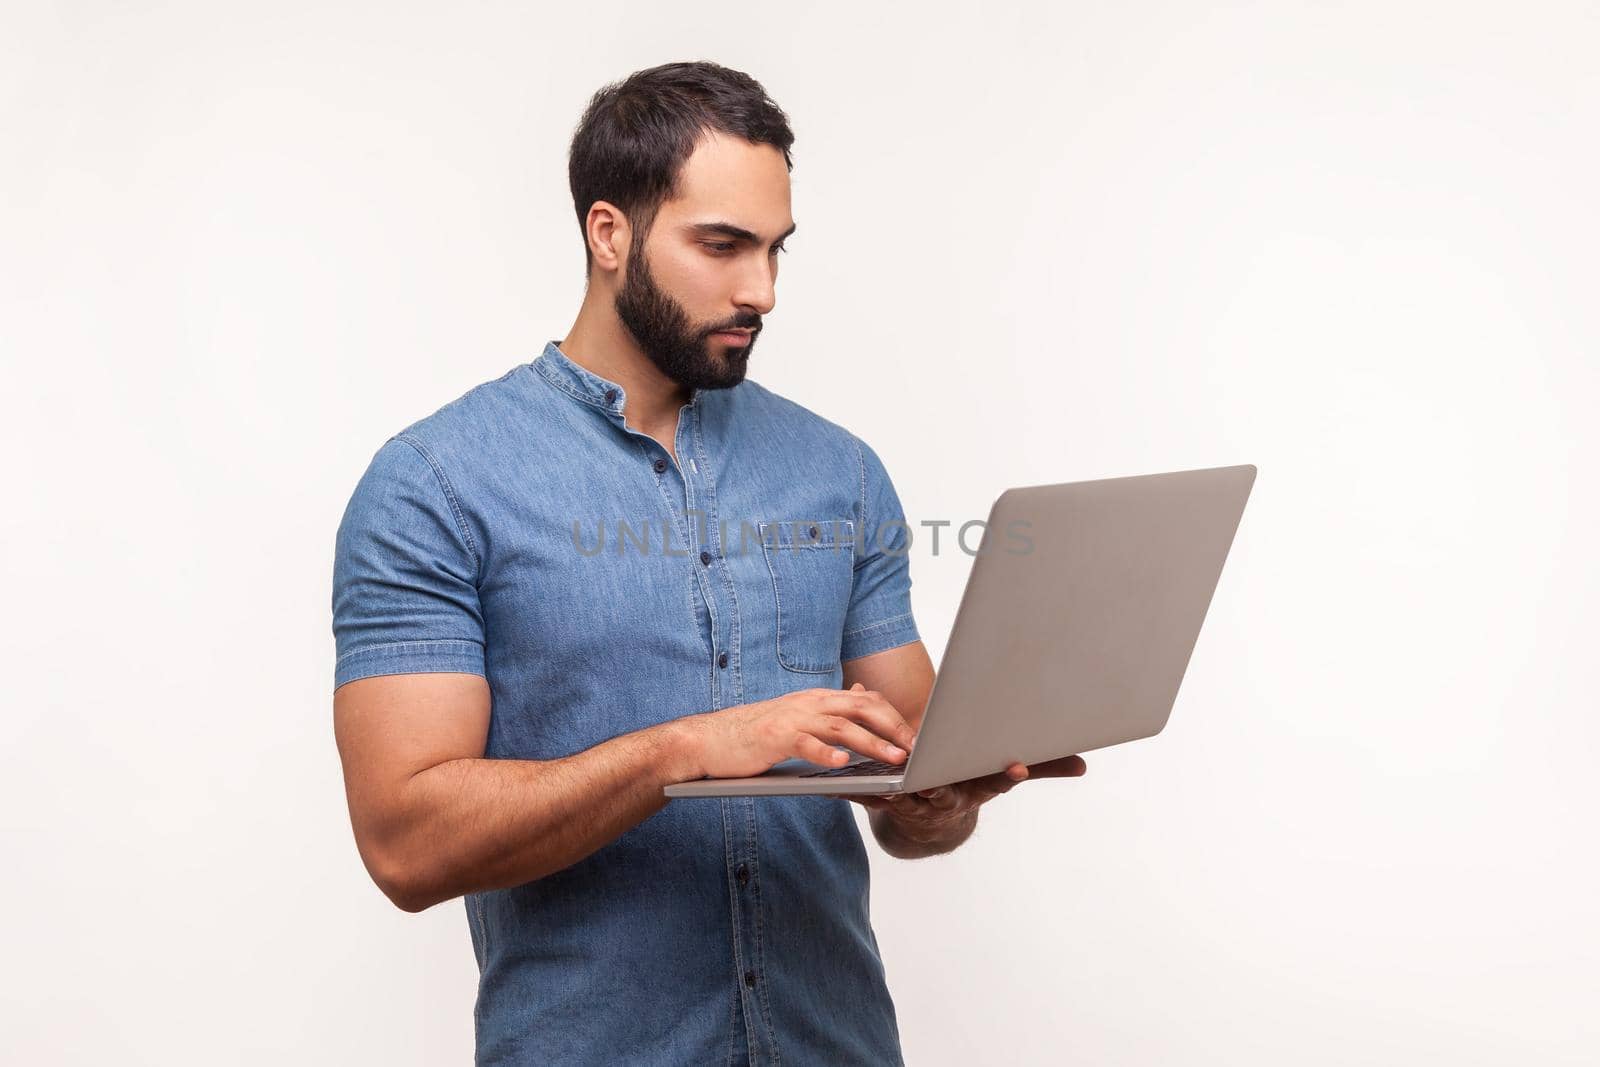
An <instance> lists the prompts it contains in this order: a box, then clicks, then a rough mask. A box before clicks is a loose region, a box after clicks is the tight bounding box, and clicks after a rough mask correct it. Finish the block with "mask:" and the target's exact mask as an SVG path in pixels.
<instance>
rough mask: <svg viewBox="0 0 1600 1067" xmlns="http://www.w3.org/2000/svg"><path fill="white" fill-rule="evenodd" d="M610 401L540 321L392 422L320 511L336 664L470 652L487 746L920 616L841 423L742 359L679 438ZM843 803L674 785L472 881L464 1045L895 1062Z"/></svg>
mask: <svg viewBox="0 0 1600 1067" xmlns="http://www.w3.org/2000/svg"><path fill="white" fill-rule="evenodd" d="M626 401H627V395H626V393H625V391H624V390H623V388H622V387H621V386H620V385H618V384H616V383H615V382H611V381H607V380H606V379H604V378H602V377H599V376H598V375H596V374H593V373H591V372H590V371H588V370H587V369H585V368H583V367H581V366H579V365H578V364H576V363H574V362H573V361H572V360H570V359H568V358H567V356H566V355H565V354H563V353H562V352H561V351H560V349H558V348H557V347H556V343H555V342H553V341H552V342H550V343H549V344H547V345H546V347H545V349H544V352H543V353H542V354H541V355H540V356H539V357H538V358H536V359H534V360H533V361H532V362H531V363H525V364H522V365H520V366H518V367H515V368H513V369H512V370H510V371H508V372H507V373H506V374H505V375H504V376H502V377H500V378H498V379H496V380H494V381H492V382H486V383H484V384H482V385H480V386H478V387H476V388H475V389H472V390H471V391H469V392H468V393H466V394H465V395H464V396H462V397H460V398H459V399H457V400H455V401H453V402H451V403H450V404H447V405H446V406H444V407H443V408H441V409H440V410H438V411H436V412H434V413H433V414H432V415H429V416H428V417H426V418H424V419H422V420H420V421H418V422H416V423H414V424H413V425H411V426H410V427H408V428H406V429H405V430H402V431H401V432H400V433H398V434H396V435H395V436H394V437H392V438H390V439H389V440H388V441H387V442H385V443H384V445H383V446H382V447H381V448H380V449H379V450H378V452H377V453H376V455H375V456H374V457H373V459H372V462H371V465H370V466H369V467H368V468H367V470H366V472H365V474H364V475H363V476H362V477H361V479H360V482H359V484H358V485H357V487H356V490H355V493H354V495H353V496H352V498H351V500H350V503H349V506H348V508H347V509H346V511H345V513H344V517H343V521H342V522H341V524H340V526H339V531H338V536H337V541H336V550H335V563H334V575H333V579H334V580H333V631H334V635H335V638H336V644H337V656H338V659H337V665H336V668H335V679H334V685H335V687H337V686H339V685H342V684H344V683H345V682H349V681H352V680H354V679H357V678H364V677H368V676H370V675H380V674H406V673H415V672H425V671H453V672H468V673H473V674H482V675H484V676H485V677H486V678H487V680H488V684H489V688H490V691H491V694H492V699H493V705H492V713H491V721H490V725H489V736H488V751H487V753H486V755H487V756H488V757H490V758H503V759H534V760H544V759H553V758H556V757H560V756H566V755H570V754H572V753H575V752H579V751H581V750H583V749H586V748H589V747H591V746H593V745H596V744H598V743H600V742H602V741H605V740H607V739H608V738H611V737H615V736H617V735H619V734H622V733H626V732H629V731H633V730H639V729H642V728H644V727H648V726H652V725H655V724H657V723H661V722H665V721H668V720H671V719H674V718H677V717H679V716H682V715H686V714H692V713H696V712H701V711H708V710H712V709H717V708H726V707H729V706H732V705H736V704H745V703H750V702H753V701H758V700H765V699H768V698H771V697H774V696H778V695H780V694H783V693H786V692H791V691H794V690H798V689H808V688H813V687H834V688H837V687H839V686H840V685H841V684H842V677H843V671H842V664H843V662H844V661H846V660H850V659H854V658H856V657H858V656H865V655H868V654H870V653H873V652H879V651H882V650H884V649H887V648H893V647H895V646H897V645H903V644H906V643H908V642H910V641H913V640H916V639H917V636H918V635H917V629H916V625H915V622H914V621H913V619H912V614H911V600H910V585H911V580H910V576H909V556H908V554H907V552H906V546H907V544H908V530H907V529H906V526H905V521H904V516H903V513H902V510H901V505H900V501H899V499H898V497H897V496H896V494H895V490H894V487H893V485H892V484H891V482H890V480H889V477H888V474H887V473H886V472H885V470H884V467H883V464H882V463H881V462H880V460H879V459H878V457H877V455H876V454H875V453H874V452H873V451H872V450H871V449H870V448H868V447H867V446H866V445H865V444H864V443H863V442H862V441H861V440H859V439H858V438H857V437H855V436H854V435H852V434H850V433H849V432H847V431H846V430H844V429H842V428H840V427H839V426H837V425H835V424H833V423H831V422H828V421H827V420H825V419H823V418H821V417H819V416H817V415H815V414H813V413H812V412H810V411H808V410H806V409H805V408H803V407H801V406H799V405H798V404H795V403H793V402H792V401H789V400H785V399H783V398H782V397H780V396H777V395H776V394H774V393H772V392H770V391H769V390H767V389H765V388H763V387H762V386H760V385H759V384H757V383H755V382H753V381H749V380H746V381H744V382H742V383H741V384H739V385H738V386H735V387H734V388H732V389H722V390H701V391H697V392H696V393H695V394H694V395H693V397H692V399H691V400H690V402H689V403H687V404H685V405H684V406H683V407H682V408H681V409H680V414H679V421H678V428H677V436H676V439H675V452H676V454H677V461H676V462H674V461H673V459H672V457H671V456H670V455H669V454H668V453H667V451H666V449H664V448H663V447H662V446H661V445H660V443H659V442H657V441H656V440H654V439H653V438H651V437H649V436H648V435H646V434H643V433H641V432H639V431H637V430H634V429H631V428H630V427H628V425H627V424H626V423H625V422H624V419H623V410H624V404H625V403H626ZM619 534H620V537H619ZM852 810H853V809H852V806H851V805H850V804H849V803H848V802H847V801H844V800H840V799H836V798H828V797H762V798H733V799H681V800H673V801H670V802H668V804H667V805H666V807H665V808H663V809H662V810H661V811H660V812H658V813H656V814H655V815H653V816H651V817H650V818H648V819H646V820H644V822H642V823H640V824H639V825H638V826H636V827H634V828H633V829H631V830H629V831H627V832H626V833H624V834H623V835H622V836H621V837H620V838H618V839H617V840H616V841H614V842H612V843H610V844H608V845H606V846H604V847H602V848H601V849H599V850H598V851H597V852H595V853H594V854H593V855H591V856H589V857H588V858H586V859H584V860H582V861H580V862H578V863H576V864H573V865H572V866H570V867H568V868H566V869H565V870H562V871H558V872H556V873H555V874H551V875H549V876H547V877H544V878H541V879H538V880H537V881H534V882H530V883H528V884H526V885H522V886H518V887H516V888H513V889H504V890H498V891H493V892H485V893H474V894H471V895H469V896H468V897H467V898H466V911H467V919H468V925H469V927H470V929H471V935H472V944H473V948H474V951H475V953H476V955H477V959H478V966H479V970H480V981H479V987H478V998H477V1007H476V1012H475V1015H476V1033H477V1058H478V1062H480V1063H541V1064H543V1063H561V1064H569V1063H648V1064H655V1063H662V1064H746V1063H748V1064H769V1063H770V1064H775V1063H783V1062H787V1063H791V1064H829V1065H842V1064H873V1065H882V1064H894V1063H899V1062H900V1050H899V1039H898V1032H897V1029H896V1024H895V1012H894V1005H893V1003H892V1002H891V1000H890V997H889V991H888V988H887V986H886V984H885V979H884V968H883V964H882V961H881V960H880V958H879V955H878V945H877V940H876V938H875V937H874V935H873V930H872V924H871V922H870V920H869V915H868V868H867V856H866V851H865V848H864V846H863V843H862V839H861V835H860V833H859V832H858V830H857V829H856V823H855V819H854V817H853V816H852V814H851V812H852Z"/></svg>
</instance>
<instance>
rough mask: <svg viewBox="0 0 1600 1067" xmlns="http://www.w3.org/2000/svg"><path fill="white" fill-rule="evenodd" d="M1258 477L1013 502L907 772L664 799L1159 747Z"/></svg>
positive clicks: (754, 784)
mask: <svg viewBox="0 0 1600 1067" xmlns="http://www.w3.org/2000/svg"><path fill="white" fill-rule="evenodd" d="M1255 477H1256V468H1255V467H1254V466H1251V465H1248V464H1246V465H1243V466H1236V467H1211V468H1206V469H1204V470H1191V471H1175V472H1172V473H1169V474H1146V475H1140V476H1137V477H1132V478H1106V479H1101V480H1099V481H1088V482H1068V483H1064V484H1059V485H1035V486H1026V487H1022V488H1017V489H1007V490H1006V491H1005V492H1003V493H1001V494H1000V496H999V498H998V499H997V500H996V501H995V502H994V506H993V507H992V508H991V509H990V511H989V518H988V522H987V525H986V527H985V529H984V533H983V538H982V541H981V542H980V544H979V546H978V548H977V550H976V552H975V554H974V557H973V565H972V571H971V572H970V573H969V574H968V576H967V585H966V589H965V590H964V591H963V593H962V596H961V604H960V606H959V607H958V608H957V610H956V618H955V623H954V626H953V627H952V629H951V632H950V641H949V644H948V646H947V647H946V649H945V655H944V659H943V662H942V663H941V664H940V669H939V672H938V674H937V675H936V676H935V679H934V685H933V691H932V692H931V693H930V695H929V697H928V706H927V709H926V712H925V713H924V715H923V720H922V727H921V729H920V730H919V731H918V734H917V740H916V744H915V745H914V746H913V747H912V750H911V754H910V756H909V757H908V758H907V759H906V761H905V762H904V763H902V764H890V763H883V762H880V761H877V760H869V759H860V758H858V759H857V760H856V762H853V763H849V764H846V765H844V766H842V767H835V768H821V767H819V766H818V765H816V764H814V763H811V762H810V761H808V760H803V759H798V758H796V759H789V760H784V761H783V762H781V763H778V764H776V765H775V766H773V767H772V768H771V769H770V770H768V771H766V772H765V773H763V774H759V775H756V776H754V777H750V778H702V779H699V780H697V781H692V782H680V783H677V784H674V785H669V786H667V787H666V790H665V791H666V795H667V796H669V797H719V796H773V795H795V794H821V795H835V796H838V795H844V794H877V795H886V794H892V793H912V792H916V791H918V790H922V789H931V788H933V787H935V786H941V785H948V784H950V783H952V782H959V781H965V780H966V779H968V778H977V777H981V776H983V775H987V774H993V773H996V772H998V771H1002V770H1004V769H1005V768H1006V767H1007V766H1009V765H1010V764H1011V763H1013V762H1017V761H1020V762H1022V763H1026V764H1034V763H1042V762H1044V761H1046V760H1052V759H1057V758H1059V757H1062V756H1070V755H1074V754H1076V753H1082V752H1088V751H1091V750H1093V749H1097V748H1105V747H1107V746H1109V745H1118V744H1122V743H1123V742H1126V741H1135V740H1138V739H1140V738H1144V737H1152V736H1154V735H1155V734H1158V733H1160V732H1161V730H1162V729H1163V728H1164V727H1165V726H1166V724H1167V719H1168V717H1169V716H1170V715H1171V713H1172V706H1173V703H1174V702H1175V701H1176V700H1177V696H1178V686H1179V684H1180V683H1181V682H1182V681H1183V675H1184V672H1185V671H1186V670H1187V669H1188V666H1189V658H1190V655H1191V654H1192V653H1193V651H1194V646H1195V642H1196V641H1197V640H1198V638H1199V636H1200V625H1201V623H1202V622H1203V621H1204V620H1205V615H1206V610H1207V609H1208V608H1209V607H1210V605H1211V597H1212V594H1213V592H1215V590H1216V587H1217V580H1218V579H1219V578H1220V577H1221V574H1222V565H1223V563H1224V562H1225V561H1226V560H1227V557H1228V550H1229V548H1230V547H1231V546H1232V544H1233V536H1234V533H1235V531H1236V530H1237V529H1238V527H1239V519H1240V517H1241V516H1242V515H1243V514H1244V505H1245V500H1246V499H1247V498H1248V497H1249V495H1250V488H1251V486H1252V485H1253V484H1254V483H1255Z"/></svg>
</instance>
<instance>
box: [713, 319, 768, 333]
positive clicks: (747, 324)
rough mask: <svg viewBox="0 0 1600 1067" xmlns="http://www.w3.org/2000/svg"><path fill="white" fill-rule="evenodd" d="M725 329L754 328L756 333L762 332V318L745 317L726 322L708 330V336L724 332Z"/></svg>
mask: <svg viewBox="0 0 1600 1067" xmlns="http://www.w3.org/2000/svg"><path fill="white" fill-rule="evenodd" d="M724 330H753V331H755V332H756V333H760V332H761V320H760V319H758V318H743V319H738V320H736V321H734V322H729V323H724V324H723V325H721V326H716V327H713V328H712V329H709V330H707V331H706V336H707V337H710V336H711V335H712V334H714V333H722V332H723V331H724Z"/></svg>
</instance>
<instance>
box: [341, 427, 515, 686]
mask: <svg viewBox="0 0 1600 1067" xmlns="http://www.w3.org/2000/svg"><path fill="white" fill-rule="evenodd" d="M477 575H478V554H477V550H476V547H475V546H474V544H473V542H472V540H471V537H470V534H469V532H468V530H467V527H466V526H465V524H464V523H463V521H462V518H461V516H460V513H459V510H458V508H457V504H456V500H455V494H454V491H453V490H452V489H451V488H450V483H449V482H448V481H447V480H446V479H445V477H444V475H443V474H442V473H441V472H440V471H439V470H438V469H437V468H436V467H435V465H434V464H433V462H432V461H431V460H430V459H429V458H428V456H427V455H426V454H425V453H424V452H423V451H422V449H421V447H420V446H418V445H417V444H414V443H413V442H411V441H410V440H409V439H408V438H405V437H394V438H391V439H390V440H389V441H387V442H386V443H385V444H384V445H383V447H382V448H380V449H379V450H378V452H377V454H376V455H374V456H373V458H372V462H371V464H369V465H368V467H367V470H366V472H365V473H364V474H363V475H362V476H361V480H360V481H359V482H358V483H357V485H356V489H355V492H354V493H353V494H352V495H351V497H350V503H349V504H348V505H347V506H346V508H345V512H344V517H343V519H342V520H341V521H340V523H339V531H338V534H337V535H336V537H335V540H334V559H333V636H334V644H335V654H336V656H337V659H336V661H335V665H334V680H333V685H334V688H335V689H337V688H338V687H339V686H341V685H343V684H345V683H346V682H351V681H355V680H356V679H357V678H367V677H371V676H373V675H379V674H422V673H428V672H434V671H441V672H451V673H464V674H483V673H484V654H483V650H484V626H483V611H482V608H481V606H480V604H479V601H478V586H477Z"/></svg>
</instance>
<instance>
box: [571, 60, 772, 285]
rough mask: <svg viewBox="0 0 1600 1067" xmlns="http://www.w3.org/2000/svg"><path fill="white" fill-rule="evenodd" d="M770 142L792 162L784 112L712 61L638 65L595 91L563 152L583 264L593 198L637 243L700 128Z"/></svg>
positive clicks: (671, 188) (754, 85) (745, 78)
mask: <svg viewBox="0 0 1600 1067" xmlns="http://www.w3.org/2000/svg"><path fill="white" fill-rule="evenodd" d="M712 130H714V131H716V132H719V133H728V134H734V135H737V136H739V137H742V138H744V139H745V140H746V141H749V142H750V143H752V144H769V145H772V146H773V147H774V148H777V149H778V150H779V151H781V152H782V153H783V161H784V164H785V165H786V166H787V167H788V168H789V169H790V170H793V169H794V161H793V160H792V159H790V157H789V147H790V146H791V145H793V144H794V133H793V132H792V131H791V130H790V129H789V118H788V116H787V115H785V114H784V113H783V111H782V110H781V109H779V107H778V105H777V104H774V103H773V102H772V101H771V100H770V99H768V98H767V91H766V90H765V89H763V88H762V87H761V83H759V82H757V81H756V80H755V79H754V78H752V77H750V75H748V74H745V73H743V72H741V71H737V70H730V69H728V68H727V67H723V66H719V65H717V64H716V63H711V62H707V61H703V60H702V61H699V62H695V63H665V64H663V65H661V66H659V67H651V68H650V69H648V70H641V71H637V72H635V73H633V74H630V75H628V77H627V78H625V79H623V80H622V81H620V82H613V83H612V84H610V85H607V86H606V87H605V88H603V89H601V90H600V91H599V92H597V93H595V94H594V96H593V97H591V98H590V100H589V106H588V107H586V108H585V109H584V112H583V118H582V119H581V120H580V121H579V123H578V128H577V131H576V132H575V133H574V134H573V136H572V148H571V150H570V152H569V153H568V155H567V181H568V183H569V184H570V185H571V186H572V206H573V207H574V208H575V209H576V210H577V212H578V232H579V233H581V234H583V238H584V240H583V270H584V276H585V277H587V276H588V274H589V270H590V268H591V267H592V266H593V264H594V256H593V254H592V253H591V252H590V251H589V238H588V226H587V220H588V217H589V208H591V207H592V206H594V202H595V201H597V200H605V201H608V202H609V203H612V204H615V205H616V206H617V207H618V208H620V209H621V210H622V212H623V213H624V214H625V215H627V217H628V223H629V225H630V226H631V227H632V228H633V233H634V238H633V240H634V247H635V248H637V247H640V246H641V245H642V244H643V242H644V237H645V235H646V234H647V233H649V232H650V227H651V226H652V225H653V224H654V222H655V217H656V212H657V211H659V210H660V208H661V205H662V203H663V202H664V201H666V200H669V199H671V198H672V196H674V195H675V194H676V192H677V186H678V172H679V171H680V170H681V169H682V167H683V164H684V162H685V161H686V160H687V159H688V158H689V156H690V154H691V153H693V151H694V147H695V145H696V143H698V142H699V140H700V138H701V137H703V136H704V135H705V133H706V132H707V131H712Z"/></svg>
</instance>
